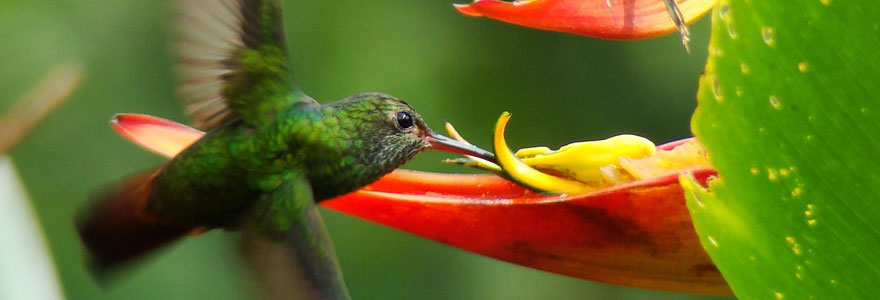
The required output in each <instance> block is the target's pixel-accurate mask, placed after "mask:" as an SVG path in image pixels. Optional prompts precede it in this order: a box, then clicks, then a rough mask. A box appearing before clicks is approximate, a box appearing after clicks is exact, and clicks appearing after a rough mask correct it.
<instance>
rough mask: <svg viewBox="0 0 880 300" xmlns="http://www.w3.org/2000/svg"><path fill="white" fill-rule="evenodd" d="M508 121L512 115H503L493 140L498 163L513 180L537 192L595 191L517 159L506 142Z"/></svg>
mask: <svg viewBox="0 0 880 300" xmlns="http://www.w3.org/2000/svg"><path fill="white" fill-rule="evenodd" d="M508 120H510V113H509V112H504V113H502V114H501V117H500V118H498V122H497V123H496V124H495V137H494V139H493V140H494V147H495V155H496V157H497V158H498V163H499V164H500V165H501V168H503V169H504V171H506V172H507V174H509V175H510V177H511V178H513V179H515V180H516V181H518V182H519V183H521V184H523V185H526V186H529V187H531V188H534V189H536V190H541V191H545V192H551V193H560V194H578V193H585V192H589V191H593V190H595V188H593V187H591V186H589V185H586V184H583V183H581V182H578V181H575V180H569V179H564V178H561V177H556V176H553V175H549V174H545V173H542V172H541V171H538V170H536V169H534V168H532V167H530V166H529V165H527V164H526V163H524V162H523V161H521V160H520V159H519V158H517V157H516V155H514V154H513V152H512V151H510V148H508V147H507V142H506V141H505V140H504V128H505V126H507V121H508Z"/></svg>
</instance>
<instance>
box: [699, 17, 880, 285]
mask: <svg viewBox="0 0 880 300" xmlns="http://www.w3.org/2000/svg"><path fill="white" fill-rule="evenodd" d="M878 16H880V5H876V3H868V2H855V1H839V0H809V1H758V0H729V1H726V0H722V1H718V3H717V5H716V7H715V10H714V12H713V15H712V21H713V25H712V26H713V27H712V40H711V43H710V46H709V48H710V49H709V52H710V57H709V60H708V63H707V65H706V70H705V74H704V76H703V77H702V78H701V80H700V90H699V92H698V99H699V105H698V108H697V111H696V113H695V115H694V117H693V122H692V129H693V132H694V134H695V135H696V136H697V137H698V138H699V139H700V140H701V141H702V142H703V143H704V144H705V146H706V149H707V151H708V153H709V158H710V161H711V162H712V164H713V165H714V166H715V167H716V168H717V170H718V172H719V174H720V177H719V178H718V179H717V180H714V181H713V182H711V183H710V184H709V190H708V191H707V190H702V189H700V188H697V187H696V185H694V184H693V182H692V181H690V182H686V184H688V185H690V186H691V189H690V190H689V192H690V193H689V194H690V196H689V200H688V206H689V208H690V209H691V214H692V216H693V219H694V225H695V226H696V229H697V231H698V233H699V235H700V238H701V242H702V244H703V246H704V247H705V248H706V250H707V251H708V252H709V254H710V256H711V257H712V260H713V261H714V262H715V263H716V264H717V266H718V268H719V269H720V270H721V272H722V274H723V275H724V277H725V278H726V280H727V281H728V283H729V284H730V286H731V287H732V289H733V290H734V292H735V293H736V295H737V296H738V297H740V298H744V299H749V298H763V299H767V298H775V299H814V298H815V299H832V298H834V299H853V298H871V297H874V296H876V295H877V294H878V292H880V285H878V284H877V283H876V281H877V279H878V278H880V224H878V220H880V208H878V200H880V159H878V158H877V154H880V115H878V114H880V105H878V103H880V101H878V100H880V99H878V92H880V55H878V54H880V38H878V37H880V18H878Z"/></svg>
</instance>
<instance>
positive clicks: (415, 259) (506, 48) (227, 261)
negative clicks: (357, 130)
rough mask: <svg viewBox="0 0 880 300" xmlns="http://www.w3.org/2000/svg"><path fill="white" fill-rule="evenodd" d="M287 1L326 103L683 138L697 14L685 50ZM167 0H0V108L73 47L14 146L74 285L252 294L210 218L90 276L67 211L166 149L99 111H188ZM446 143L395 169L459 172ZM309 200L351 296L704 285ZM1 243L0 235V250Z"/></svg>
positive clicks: (154, 294)
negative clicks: (471, 249) (127, 132)
mask: <svg viewBox="0 0 880 300" xmlns="http://www.w3.org/2000/svg"><path fill="white" fill-rule="evenodd" d="M284 2H285V3H284V4H285V5H286V7H285V13H286V25H287V30H288V41H289V44H290V48H291V52H292V53H291V56H292V60H293V63H294V68H295V72H296V77H297V80H298V82H299V84H300V85H301V87H302V88H303V89H304V90H305V91H306V92H307V93H309V94H310V95H312V96H313V97H315V98H316V99H318V100H319V101H322V102H328V101H334V100H337V99H341V98H344V97H347V96H350V95H352V94H355V93H358V92H362V91H381V92H386V93H390V94H393V95H396V96H398V97H401V98H403V99H406V100H407V101H408V102H409V103H410V104H412V105H413V106H415V107H416V108H417V109H418V110H420V112H421V113H422V115H423V116H424V117H425V119H426V120H427V121H428V123H429V125H431V126H433V127H434V128H437V129H440V128H442V122H443V120H449V121H451V122H453V123H454V124H455V125H456V127H457V128H458V129H459V131H460V132H461V133H462V134H463V135H464V136H465V137H467V138H468V139H470V140H471V142H474V143H476V144H479V145H485V146H488V145H490V144H489V142H490V137H491V130H492V126H493V124H494V121H495V120H496V118H497V117H498V116H499V114H500V113H501V112H502V111H505V110H506V111H510V112H512V113H513V115H514V117H513V119H512V120H511V123H510V125H509V127H508V130H507V137H508V141H509V142H510V144H511V147H514V148H519V147H525V146H532V145H537V144H541V145H548V146H551V147H558V146H560V145H563V144H565V143H567V142H571V141H574V140H585V139H599V138H605V137H608V136H612V135H616V134H621V133H634V134H638V135H642V136H645V137H648V138H650V139H652V140H653V141H655V142H657V143H662V142H665V141H669V140H674V139H678V138H682V137H686V136H690V132H689V118H690V115H691V113H692V112H693V110H694V107H695V106H696V100H695V94H696V89H697V78H698V76H699V74H700V72H701V71H702V68H703V64H704V63H705V60H706V46H705V45H706V44H707V43H708V27H709V26H708V25H709V24H708V23H709V21H708V19H707V18H704V20H702V21H700V22H698V23H697V24H694V25H693V26H691V32H692V35H693V37H692V38H693V39H692V46H691V48H692V52H691V53H690V54H688V53H686V52H685V51H684V49H683V48H682V46H681V44H680V42H679V39H678V36H676V35H669V36H666V37H663V38H659V39H653V40H648V41H636V42H618V41H604V40H596V39H591V38H586V37H581V36H574V35H567V34H561V33H553V32H544V31H538V30H533V29H527V28H522V27H515V26H511V25H507V24H502V23H499V22H495V21H491V20H488V19H480V18H470V17H465V16H463V15H460V14H458V13H457V12H456V11H455V10H454V9H453V8H452V2H450V1H411V0H386V1H355V0H337V1H327V2H324V1H304V0H296V1H292V0H291V1H284ZM170 8H171V3H170V1H169V0H165V1H135V0H117V1H95V0H86V1H83V0H35V1H15V0H0V58H2V59H3V63H0V111H2V110H5V109H6V108H8V107H9V106H10V104H11V103H12V102H13V100H14V99H16V98H18V97H19V96H20V95H21V94H22V93H24V92H25V91H26V90H27V89H28V88H29V87H31V86H32V85H33V84H35V83H36V82H37V81H38V80H39V79H40V78H41V76H43V75H44V74H45V73H46V72H47V71H48V70H49V69H50V68H51V67H52V66H55V65H56V64H58V63H61V62H63V61H66V60H70V59H78V60H81V61H82V62H83V63H84V65H85V66H86V67H87V74H86V78H85V81H84V83H83V85H82V87H81V88H80V89H79V90H78V91H77V92H76V93H75V94H74V95H73V97H72V98H71V99H70V100H69V102H68V103H66V104H65V105H64V106H62V107H61V108H60V109H59V110H58V111H57V112H56V113H55V114H54V115H52V116H51V117H50V118H49V119H48V120H46V122H45V123H44V124H43V125H42V126H40V127H39V128H38V129H37V130H36V131H35V132H33V134H32V135H31V136H30V137H29V138H28V139H26V140H24V141H23V142H22V143H21V144H20V145H19V146H18V147H16V148H15V149H13V151H12V152H11V156H12V157H13V159H14V162H15V163H16V165H17V168H18V171H19V174H20V175H21V177H22V180H23V181H24V184H25V186H26V188H27V190H28V193H29V194H30V196H31V199H32V201H33V206H34V209H35V210H36V212H37V215H38V218H39V222H40V224H41V225H42V228H43V230H44V231H45V234H46V238H47V241H48V243H49V247H50V249H51V252H52V253H53V258H54V260H55V262H56V264H57V268H58V272H59V276H60V279H61V284H62V288H63V290H64V292H65V294H66V296H67V297H68V298H70V299H252V298H255V297H257V296H258V294H257V291H256V288H255V286H254V284H253V282H252V281H251V279H250V278H249V277H248V276H247V273H246V270H245V269H244V268H243V266H242V264H241V261H240V260H239V258H238V256H237V252H236V251H237V250H236V244H235V241H236V236H235V234H234V233H228V232H222V231H213V232H210V233H207V234H204V235H202V236H199V237H196V238H190V239H187V240H186V241H184V242H182V243H179V244H178V245H176V246H174V247H172V248H170V249H168V250H166V251H163V252H162V253H160V254H159V255H155V256H153V257H151V258H150V259H149V260H147V261H145V262H143V263H142V264H140V265H139V266H137V268H133V269H131V270H127V271H126V272H124V274H121V276H120V277H119V278H117V279H116V280H113V282H110V283H109V284H106V285H105V286H103V287H101V286H99V285H98V284H96V283H95V280H93V278H92V277H91V276H90V275H89V274H88V273H87V272H86V270H85V269H84V252H83V249H82V248H81V245H80V243H79V241H78V239H77V237H76V234H75V232H74V229H73V226H72V218H73V215H74V214H75V212H76V211H77V209H78V208H79V207H80V206H81V205H82V204H83V203H84V201H85V200H86V198H87V195H88V194H89V192H90V191H92V190H93V189H95V188H96V187H98V186H101V185H102V184H105V183H107V182H110V181H113V180H116V179H119V178H121V177H123V176H125V175H126V174H130V173H133V172H137V171H139V170H143V169H146V168H149V167H151V166H154V165H156V164H159V163H161V162H162V161H163V159H162V158H160V157H158V156H156V155H153V154H151V153H148V152H146V151H144V150H142V149H140V148H138V147H136V146H134V145H132V144H131V143H129V142H127V141H125V140H123V139H122V138H120V137H119V136H117V135H116V134H115V133H114V132H113V131H112V130H111V129H110V127H109V126H108V125H109V124H108V120H109V119H110V117H111V116H112V115H113V114H114V113H118V112H138V113H146V114H152V115H156V116H161V117H165V118H169V119H173V120H177V121H181V122H184V121H186V120H185V118H184V116H183V114H182V109H181V104H180V103H179V101H177V99H176V98H175V95H174V77H173V76H172V75H173V74H172V70H173V57H172V56H171V55H170V51H169V49H170V47H171V41H172V39H171V33H172V30H171V28H170V24H171V22H170V21H171V17H172V11H171V9H170ZM446 157H448V155H446V154H443V153H427V154H423V155H420V156H419V157H418V158H417V159H415V160H414V161H413V162H411V163H410V164H408V165H407V166H406V168H411V169H420V170H432V171H443V172H468V171H469V170H464V169H462V168H459V167H457V166H449V165H444V164H441V163H440V162H439V161H440V160H441V159H443V158H446ZM0 192H3V191H0ZM322 212H323V214H324V220H325V221H326V223H327V226H328V228H329V230H330V232H331V235H332V236H333V240H334V242H335V245H336V249H337V252H338V254H339V260H340V262H341V265H342V268H343V270H344V272H345V275H346V276H345V277H346V281H347V283H348V286H349V288H350V290H351V293H352V295H353V296H354V297H355V298H356V299H638V298H642V299H664V298H665V299H705V298H703V297H697V296H690V295H682V294H672V293H663V292H655V291H646V290H640V289H632V288H626V287H620V286H612V285H606V284H601V283H595V282H589V281H583V280H579V279H574V278H568V277H564V276H560V275H555V274H551V273H546V272H542V271H537V270H532V269H527V268H524V267H520V266H516V265H512V264H508V263H504V262H500V261H496V260H493V259H488V258H485V257H481V256H479V255H475V254H471V253H467V252H464V251H460V250H457V249H454V248H452V247H448V246H445V245H442V244H439V243H435V242H432V241H429V240H425V239H422V238H419V237H416V236H412V235H409V234H406V233H402V232H398V231H395V230H393V229H389V228H386V227H383V226H380V225H376V224H372V223H369V222H366V221H362V220H359V219H355V218H353V217H349V216H346V215H342V214H339V213H335V212H331V211H327V210H322ZM0 226H2V225H0ZM10 247H16V245H15V243H14V242H11V241H0V252H2V251H4V249H11V248H10ZM0 267H2V266H0Z"/></svg>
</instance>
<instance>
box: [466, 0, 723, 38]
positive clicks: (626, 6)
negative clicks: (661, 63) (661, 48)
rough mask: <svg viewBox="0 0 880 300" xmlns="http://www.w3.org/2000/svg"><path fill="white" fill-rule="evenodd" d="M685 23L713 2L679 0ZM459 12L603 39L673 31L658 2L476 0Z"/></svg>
mask: <svg viewBox="0 0 880 300" xmlns="http://www.w3.org/2000/svg"><path fill="white" fill-rule="evenodd" d="M676 2H677V3H678V5H679V8H680V9H681V12H682V15H683V16H684V20H685V22H686V23H688V24H690V23H692V22H694V21H696V20H697V19H698V18H699V17H700V16H702V15H704V14H706V12H708V11H709V9H710V8H712V5H713V4H714V3H715V1H713V0H679V1H676ZM455 8H456V9H458V11H459V12H461V13H463V14H466V15H469V16H474V17H478V16H484V17H488V18H492V19H496V20H499V21H504V22H508V23H512V24H516V25H520V26H526V27H532V28H538V29H544V30H552V31H561V32H567V33H574V34H580V35H586V36H591V37H597V38H604V39H614V40H634V39H646V38H652V37H656V36H659V35H663V34H667V33H670V32H673V31H675V24H674V23H673V22H672V20H670V18H669V15H668V13H667V11H666V6H665V5H664V3H663V1H662V0H617V1H612V4H611V5H610V6H609V5H607V4H606V1H605V0H520V1H514V2H505V1H499V0H476V1H474V2H473V3H471V4H456V5H455Z"/></svg>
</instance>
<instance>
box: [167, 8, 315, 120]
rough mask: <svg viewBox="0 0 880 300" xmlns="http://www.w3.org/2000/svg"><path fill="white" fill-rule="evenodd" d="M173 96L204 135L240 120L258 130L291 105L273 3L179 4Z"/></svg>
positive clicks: (293, 95) (293, 94) (294, 99)
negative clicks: (176, 78) (175, 92)
mask: <svg viewBox="0 0 880 300" xmlns="http://www.w3.org/2000/svg"><path fill="white" fill-rule="evenodd" d="M176 26H177V30H178V31H179V41H178V42H177V47H178V49H177V50H178V51H177V52H178V59H179V62H178V67H179V73H180V78H179V80H180V81H179V83H178V93H179V94H180V95H181V96H182V97H183V99H184V100H185V102H186V113H187V115H189V116H190V117H191V118H192V119H193V125H194V127H196V128H199V129H201V130H205V131H208V130H210V129H212V128H214V127H217V126H219V125H221V124H223V123H225V122H227V121H229V120H232V119H235V118H238V117H241V118H242V119H243V120H244V122H245V123H247V124H249V125H254V126H258V125H260V124H263V123H265V122H267V121H269V119H270V118H273V117H274V116H275V115H276V114H275V113H276V112H278V111H279V110H281V109H284V108H286V107H289V106H290V105H292V104H295V103H303V102H304V103H309V104H310V105H317V102H315V100H313V99H311V98H309V97H308V96H306V95H305V94H303V93H302V92H300V91H299V90H298V89H297V88H296V87H295V85H294V82H293V75H292V68H291V66H290V60H289V58H288V56H287V47H286V42H285V39H284V20H283V18H282V16H281V3H280V2H279V1H278V0H178V22H177V25H176Z"/></svg>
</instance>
